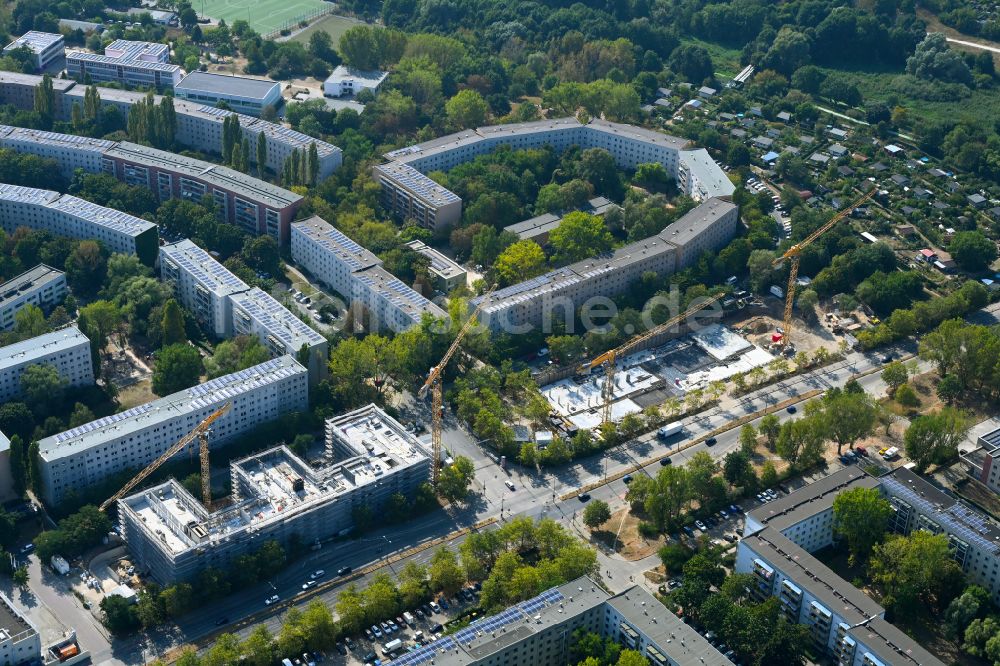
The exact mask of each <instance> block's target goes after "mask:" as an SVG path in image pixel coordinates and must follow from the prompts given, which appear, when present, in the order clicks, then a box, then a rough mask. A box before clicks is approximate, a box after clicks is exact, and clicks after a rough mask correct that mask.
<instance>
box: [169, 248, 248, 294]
mask: <svg viewBox="0 0 1000 666" xmlns="http://www.w3.org/2000/svg"><path fill="white" fill-rule="evenodd" d="M161 250H162V252H163V253H164V254H166V255H167V256H168V257H170V259H172V260H173V261H176V262H177V264H178V265H179V266H180V267H181V268H183V269H184V270H185V271H186V272H187V273H189V274H190V275H191V276H192V277H193V278H194V279H195V280H197V281H198V282H200V283H201V284H203V285H206V286H208V287H212V291H215V292H218V291H225V292H228V293H236V292H240V291H246V290H248V289H250V286H249V285H247V283H245V282H244V281H243V280H241V279H239V278H238V277H236V276H235V275H233V274H232V273H231V272H229V270H228V269H227V268H226V267H225V266H223V265H222V264H220V263H219V262H218V261H216V260H215V259H214V258H213V257H212V256H211V255H210V254H209V253H208V252H205V250H203V249H202V248H200V247H198V246H197V245H195V244H194V243H193V242H191V241H190V240H183V241H180V242H178V243H174V244H173V245H164V246H163V247H162V248H161ZM222 287H224V288H225V289H220V288H222Z"/></svg>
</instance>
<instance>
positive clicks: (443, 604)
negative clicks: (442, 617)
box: [438, 597, 451, 610]
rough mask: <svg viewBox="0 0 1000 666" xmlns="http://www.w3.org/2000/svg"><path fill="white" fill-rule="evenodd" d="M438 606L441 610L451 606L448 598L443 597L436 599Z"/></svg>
mask: <svg viewBox="0 0 1000 666" xmlns="http://www.w3.org/2000/svg"><path fill="white" fill-rule="evenodd" d="M438 606H440V607H441V609H442V610H448V609H449V608H451V604H449V603H448V600H447V599H445V598H444V597H441V598H440V599H438Z"/></svg>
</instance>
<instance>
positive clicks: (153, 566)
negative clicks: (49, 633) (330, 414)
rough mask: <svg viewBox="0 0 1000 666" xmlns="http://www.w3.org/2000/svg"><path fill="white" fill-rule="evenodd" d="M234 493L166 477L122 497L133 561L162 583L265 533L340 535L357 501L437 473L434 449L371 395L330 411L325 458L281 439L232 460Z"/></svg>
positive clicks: (407, 491) (315, 539) (318, 539)
mask: <svg viewBox="0 0 1000 666" xmlns="http://www.w3.org/2000/svg"><path fill="white" fill-rule="evenodd" d="M230 470H231V474H232V487H233V496H232V502H231V504H229V505H228V506H226V507H225V508H222V509H219V510H217V511H212V510H211V507H210V506H207V505H206V503H205V502H203V501H199V500H198V499H197V498H195V497H194V496H193V495H192V494H191V493H189V492H188V491H187V490H186V489H185V488H184V487H183V486H182V485H181V484H180V483H178V482H177V481H176V480H173V479H170V480H168V481H166V482H164V483H161V484H159V485H157V486H153V487H151V488H148V489H146V490H143V491H141V492H139V493H136V494H134V495H131V496H129V497H124V498H122V499H121V500H120V501H119V511H118V514H119V522H120V528H121V534H122V536H123V538H124V539H125V541H126V543H127V544H128V549H129V552H130V554H131V561H132V563H133V564H134V566H135V567H136V569H137V570H141V571H143V572H144V573H147V574H148V575H149V576H150V577H152V578H153V579H154V580H156V581H157V582H159V583H161V584H169V583H173V582H176V581H183V580H188V579H190V578H191V577H193V576H194V575H196V574H197V573H198V572H199V571H201V570H203V569H204V568H206V567H209V566H212V567H220V568H221V567H225V566H227V565H228V564H230V563H231V562H232V561H233V560H234V558H236V557H238V556H240V555H243V554H246V553H248V552H251V551H253V550H255V549H256V548H259V547H260V544H261V543H263V542H264V541H267V540H269V539H276V540H278V541H287V539H288V538H289V537H290V536H291V535H292V534H296V535H298V537H299V538H300V539H302V540H303V541H305V542H307V543H313V544H321V543H322V541H324V540H326V539H330V538H334V537H336V536H338V535H343V534H346V533H347V532H349V531H350V530H351V529H352V527H353V520H354V519H353V508H354V507H355V506H357V505H363V504H367V505H370V506H380V505H381V504H382V503H384V502H385V501H386V500H387V499H388V498H389V497H390V496H391V495H392V494H394V493H402V494H403V495H406V496H412V494H413V493H414V492H415V491H416V489H417V487H418V486H419V485H420V484H422V483H426V482H427V481H428V480H429V479H430V477H431V457H430V453H429V451H427V450H426V449H425V447H424V446H423V445H422V444H421V443H420V442H419V441H418V440H417V438H416V437H414V436H413V435H412V434H411V433H409V432H407V431H406V430H405V429H404V427H403V426H402V425H401V424H400V423H399V422H397V421H396V420H395V419H393V418H392V417H390V416H388V415H387V414H386V413H385V412H384V411H382V410H381V409H380V408H378V407H376V406H375V405H369V406H367V407H363V408H361V409H358V410H355V411H353V412H349V413H347V414H343V415H341V416H338V417H334V418H332V419H329V420H328V421H327V423H326V448H325V451H324V455H323V457H322V459H321V460H320V461H318V462H315V463H313V464H310V463H308V462H306V461H305V460H303V459H301V458H299V457H298V456H296V455H295V454H294V453H292V452H291V451H290V450H289V449H288V448H287V447H285V446H278V447H275V448H272V449H269V450H267V451H264V452H262V453H257V454H254V455H251V456H249V457H247V458H243V459H242V460H238V461H235V462H233V463H232V464H231V466H230Z"/></svg>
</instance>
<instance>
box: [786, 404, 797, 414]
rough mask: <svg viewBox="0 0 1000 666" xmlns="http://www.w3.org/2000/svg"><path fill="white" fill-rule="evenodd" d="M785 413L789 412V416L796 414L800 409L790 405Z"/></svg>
mask: <svg viewBox="0 0 1000 666" xmlns="http://www.w3.org/2000/svg"><path fill="white" fill-rule="evenodd" d="M785 411H786V412H788V413H789V414H794V413H795V412H797V411H799V408H798V407H796V406H795V405H788V407H786V408H785Z"/></svg>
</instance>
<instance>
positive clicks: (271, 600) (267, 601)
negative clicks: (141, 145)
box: [264, 594, 278, 606]
mask: <svg viewBox="0 0 1000 666" xmlns="http://www.w3.org/2000/svg"><path fill="white" fill-rule="evenodd" d="M276 603H278V595H277V594H272V595H271V596H269V597H268V598H267V599H264V605H265V606H270V605H271V604H276Z"/></svg>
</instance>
